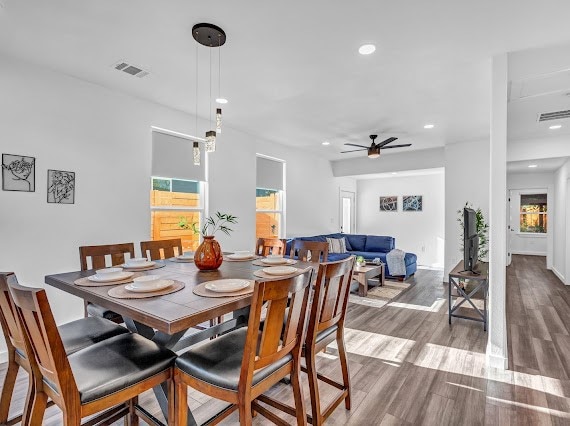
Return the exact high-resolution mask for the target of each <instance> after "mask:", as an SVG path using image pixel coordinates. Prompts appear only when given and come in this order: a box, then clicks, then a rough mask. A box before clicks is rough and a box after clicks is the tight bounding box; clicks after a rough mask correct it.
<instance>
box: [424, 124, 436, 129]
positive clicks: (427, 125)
mask: <svg viewBox="0 0 570 426" xmlns="http://www.w3.org/2000/svg"><path fill="white" fill-rule="evenodd" d="M434 127H435V125H434V124H426V125H425V126H424V129H433V128H434Z"/></svg>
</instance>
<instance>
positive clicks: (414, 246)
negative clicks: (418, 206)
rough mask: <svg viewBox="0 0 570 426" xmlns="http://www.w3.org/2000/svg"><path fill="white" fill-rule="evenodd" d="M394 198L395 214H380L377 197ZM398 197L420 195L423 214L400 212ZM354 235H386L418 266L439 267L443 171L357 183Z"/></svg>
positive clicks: (441, 264) (442, 213)
mask: <svg viewBox="0 0 570 426" xmlns="http://www.w3.org/2000/svg"><path fill="white" fill-rule="evenodd" d="M386 195H398V196H399V197H398V203H399V207H398V211H397V212H381V211H380V210H379V197H380V196H386ZM402 195H422V196H423V200H422V201H423V211H421V212H403V211H402ZM356 199H357V202H356V205H357V209H356V211H357V216H356V217H357V220H356V224H357V232H358V233H359V234H371V235H389V236H392V237H394V238H396V247H397V248H399V249H402V250H404V251H406V252H412V253H415V254H416V255H417V256H418V264H419V265H428V266H433V267H443V262H444V238H445V175H444V172H443V170H439V171H437V172H436V173H431V174H426V175H418V176H404V177H400V176H394V177H385V178H380V179H362V180H358V181H357V194H356Z"/></svg>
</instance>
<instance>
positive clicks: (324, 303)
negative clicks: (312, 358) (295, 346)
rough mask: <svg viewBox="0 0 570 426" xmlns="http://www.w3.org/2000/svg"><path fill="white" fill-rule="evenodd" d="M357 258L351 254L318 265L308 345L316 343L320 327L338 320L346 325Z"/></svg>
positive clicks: (310, 315) (308, 330) (321, 329)
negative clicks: (345, 320) (347, 308)
mask: <svg viewBox="0 0 570 426" xmlns="http://www.w3.org/2000/svg"><path fill="white" fill-rule="evenodd" d="M355 259H356V258H355V257H354V256H350V257H349V258H347V259H343V260H339V261H337V262H327V263H321V264H320V265H319V272H318V273H317V280H316V282H315V292H314V295H313V301H312V303H311V313H310V314H309V326H308V328H307V337H306V342H307V345H309V344H311V343H313V342H314V341H315V339H316V337H317V334H318V333H320V332H321V331H323V330H326V329H328V328H330V327H333V326H334V325H336V324H339V325H340V326H343V325H344V319H345V316H346V307H347V305H348V295H349V293H350V283H351V281H352V271H353V269H354V264H355Z"/></svg>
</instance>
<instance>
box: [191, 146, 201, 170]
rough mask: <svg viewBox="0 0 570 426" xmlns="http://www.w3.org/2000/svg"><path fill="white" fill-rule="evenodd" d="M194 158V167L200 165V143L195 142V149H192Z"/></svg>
mask: <svg viewBox="0 0 570 426" xmlns="http://www.w3.org/2000/svg"><path fill="white" fill-rule="evenodd" d="M192 156H193V157H194V165H195V166H199V165H200V144H199V143H198V142H194V147H193V148H192Z"/></svg>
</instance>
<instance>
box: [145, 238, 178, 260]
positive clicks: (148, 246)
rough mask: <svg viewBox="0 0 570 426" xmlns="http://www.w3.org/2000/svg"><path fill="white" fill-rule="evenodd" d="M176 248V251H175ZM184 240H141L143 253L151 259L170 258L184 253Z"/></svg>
mask: <svg viewBox="0 0 570 426" xmlns="http://www.w3.org/2000/svg"><path fill="white" fill-rule="evenodd" d="M175 249H176V251H175ZM182 253H183V251H182V240H181V239H180V238H174V239H171V240H156V241H141V254H142V256H143V257H146V258H148V259H149V260H161V259H169V258H171V257H175V256H180V255H182Z"/></svg>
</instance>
